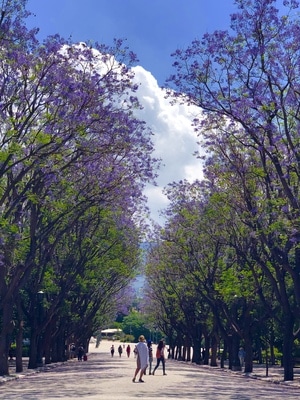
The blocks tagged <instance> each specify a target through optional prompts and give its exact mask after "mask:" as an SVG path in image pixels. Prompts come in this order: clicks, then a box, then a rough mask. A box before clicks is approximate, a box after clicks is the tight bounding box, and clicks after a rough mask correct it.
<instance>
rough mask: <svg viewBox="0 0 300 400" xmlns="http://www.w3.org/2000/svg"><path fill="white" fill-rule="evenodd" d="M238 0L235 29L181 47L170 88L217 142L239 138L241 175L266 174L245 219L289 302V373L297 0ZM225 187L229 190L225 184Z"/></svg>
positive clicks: (294, 298) (294, 317)
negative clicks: (279, 4)
mask: <svg viewBox="0 0 300 400" xmlns="http://www.w3.org/2000/svg"><path fill="white" fill-rule="evenodd" d="M235 3H236V5H237V7H238V12H237V13H235V14H233V15H232V16H231V29H230V30H228V31H216V32H214V33H212V34H206V35H204V37H203V38H202V39H199V40H195V41H194V42H193V43H192V44H191V46H190V47H188V48H187V49H186V50H177V51H176V52H175V53H174V58H175V62H174V67H175V69H176V73H175V74H174V75H173V76H172V77H171V78H170V80H169V85H170V87H171V88H172V89H174V88H175V89H176V91H175V92H174V91H170V95H171V96H172V97H173V98H174V100H177V101H184V102H185V101H186V102H188V103H190V104H195V105H197V106H199V107H200V108H201V109H202V110H203V113H202V116H201V118H199V119H198V120H195V121H194V124H195V127H196V129H197V130H198V131H199V133H200V134H201V135H202V137H203V138H204V141H205V142H206V145H207V146H209V149H210V151H212V152H213V146H214V144H215V143H217V142H218V143H222V140H223V139H222V138H223V137H224V138H228V137H229V138H230V140H232V141H236V143H237V145H238V146H239V147H240V149H241V151H242V152H244V153H245V154H246V155H248V160H249V163H248V164H247V163H244V164H242V165H240V166H239V168H242V169H239V170H237V169H236V168H237V166H238V163H233V165H232V166H231V168H232V169H233V171H234V175H235V176H236V177H237V176H238V174H239V173H240V172H242V173H243V172H244V171H245V170H246V169H247V168H251V169H252V171H249V173H250V172H251V173H252V174H253V173H255V174H256V176H257V179H258V182H259V183H260V186H259V190H258V192H257V196H252V197H251V198H249V199H248V200H251V201H248V202H246V203H244V205H243V207H244V211H245V210H246V213H247V214H248V218H247V220H245V221H244V222H245V224H247V226H250V227H251V235H250V238H251V241H250V242H251V243H250V246H251V249H252V257H253V259H255V262H256V264H257V265H258V266H259V267H260V268H261V270H262V272H263V274H264V275H265V276H266V277H267V278H268V280H269V283H270V285H271V286H272V288H273V292H274V295H275V297H276V300H277V301H278V302H279V303H280V305H281V308H282V315H283V319H282V324H283V326H282V331H283V334H284V338H283V364H284V379H285V380H292V379H293V359H292V351H293V341H294V338H295V337H296V336H297V335H298V333H299V332H298V331H297V329H298V326H299V307H300V263H299V260H300V257H299V251H300V247H299V246H300V242H299V241H300V207H299V183H300V182H299V176H300V163H299V158H300V154H299V117H300V114H299V93H300V92H299V86H300V80H299V79H300V78H299V76H300V75H299V65H300V32H299V21H298V20H297V18H295V16H294V14H293V12H294V10H295V9H296V8H297V7H298V2H296V1H293V0H292V1H284V6H286V7H287V8H286V10H287V13H286V15H283V14H282V13H280V12H279V10H278V9H277V8H276V1H275V0H256V1H254V0H236V1H235ZM226 140H227V139H226ZM230 155H231V156H233V157H237V155H236V154H234V153H232V154H230ZM224 156H226V157H228V154H227V155H224ZM244 159H245V160H246V159H247V157H244ZM212 160H213V159H211V161H212ZM251 160H255V164H256V166H255V168H254V167H253V165H251ZM228 164H229V163H228V162H227V163H224V168H227V167H228ZM224 171H225V169H224ZM229 172H230V171H228V170H227V173H229ZM248 182H249V181H248ZM252 182H253V181H252V180H251V184H252ZM245 183H247V182H245ZM220 185H222V180H221V179H220ZM223 189H224V190H230V186H228V183H227V184H226V185H225V186H223ZM251 190H252V192H251ZM251 190H250V192H251V193H253V187H252V188H251ZM240 211H241V210H237V212H240ZM250 215H251V217H250ZM249 222H250V224H249ZM291 291H292V295H291Z"/></svg>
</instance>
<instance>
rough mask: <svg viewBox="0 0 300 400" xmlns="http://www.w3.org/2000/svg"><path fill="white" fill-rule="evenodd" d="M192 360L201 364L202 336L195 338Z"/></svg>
mask: <svg viewBox="0 0 300 400" xmlns="http://www.w3.org/2000/svg"><path fill="white" fill-rule="evenodd" d="M192 362H193V363H196V364H201V336H200V338H199V337H196V338H194V346H193V358H192Z"/></svg>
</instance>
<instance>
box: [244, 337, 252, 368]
mask: <svg viewBox="0 0 300 400" xmlns="http://www.w3.org/2000/svg"><path fill="white" fill-rule="evenodd" d="M245 353H246V355H245V372H253V348H252V340H251V338H250V337H249V336H247V337H245Z"/></svg>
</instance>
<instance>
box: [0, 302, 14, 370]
mask: <svg viewBox="0 0 300 400" xmlns="http://www.w3.org/2000/svg"><path fill="white" fill-rule="evenodd" d="M12 317H13V305H12V301H8V302H7V303H6V304H4V305H3V310H2V330H1V333H0V375H1V376H4V375H9V364H8V350H9V346H10V334H11V332H12V327H13V326H12Z"/></svg>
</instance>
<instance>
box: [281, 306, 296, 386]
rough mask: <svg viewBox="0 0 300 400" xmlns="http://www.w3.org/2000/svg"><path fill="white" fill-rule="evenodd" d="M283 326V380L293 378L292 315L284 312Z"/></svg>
mask: <svg viewBox="0 0 300 400" xmlns="http://www.w3.org/2000/svg"><path fill="white" fill-rule="evenodd" d="M284 322H285V323H284V326H283V369H284V380H285V381H292V380H294V365H293V364H294V360H293V343H294V336H293V328H294V319H293V316H292V315H287V313H286V314H285V320H284Z"/></svg>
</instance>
